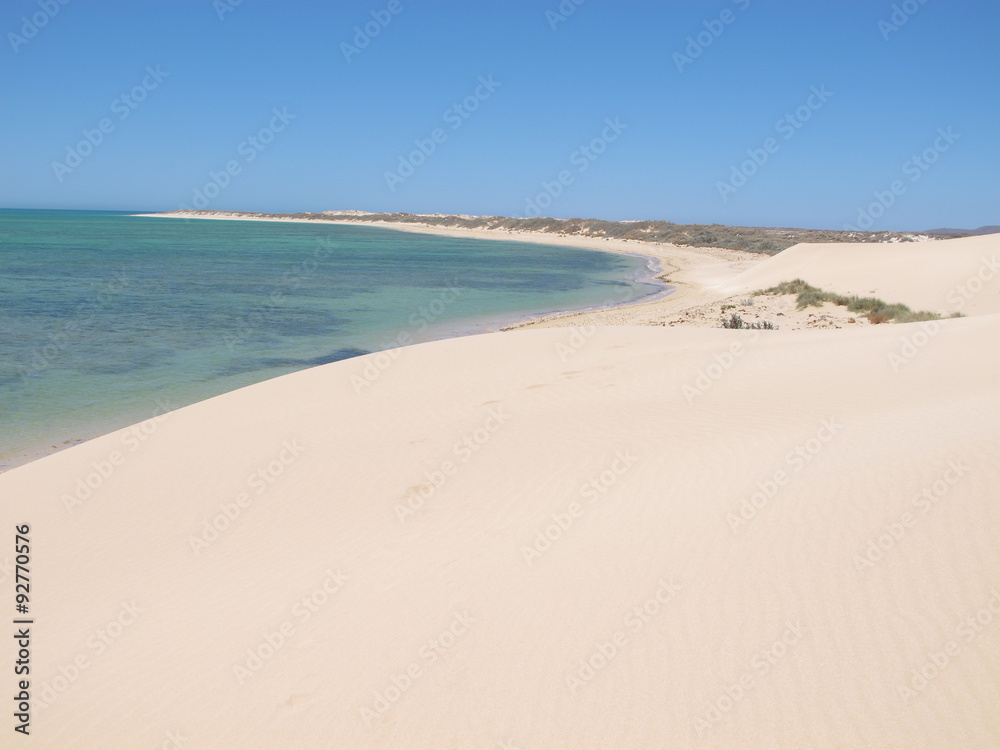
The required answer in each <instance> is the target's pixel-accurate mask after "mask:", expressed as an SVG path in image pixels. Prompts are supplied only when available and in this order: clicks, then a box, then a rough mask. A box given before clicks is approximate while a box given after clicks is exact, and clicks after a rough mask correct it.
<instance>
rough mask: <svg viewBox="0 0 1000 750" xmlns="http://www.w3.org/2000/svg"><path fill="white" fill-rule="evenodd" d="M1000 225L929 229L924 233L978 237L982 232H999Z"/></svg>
mask: <svg viewBox="0 0 1000 750" xmlns="http://www.w3.org/2000/svg"><path fill="white" fill-rule="evenodd" d="M998 233H1000V227H998V226H991V227H979V229H928V230H927V231H926V232H924V234H946V235H950V236H952V237H978V236H979V235H981V234H998Z"/></svg>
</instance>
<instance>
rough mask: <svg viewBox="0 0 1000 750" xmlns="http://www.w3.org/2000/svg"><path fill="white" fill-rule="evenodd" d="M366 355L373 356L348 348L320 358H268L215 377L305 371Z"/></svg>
mask: <svg viewBox="0 0 1000 750" xmlns="http://www.w3.org/2000/svg"><path fill="white" fill-rule="evenodd" d="M365 354H371V352H369V351H368V350H366V349H357V348H355V347H346V348H344V349H337V350H335V351H332V352H330V353H329V354H323V355H320V356H319V357H309V358H306V359H300V358H296V357H267V358H264V359H258V360H252V361H246V362H242V363H240V364H235V365H231V366H229V367H227V368H225V369H224V370H219V371H217V372H216V373H215V377H218V378H224V377H228V376H230V375H242V374H243V373H245V372H257V371H260V370H273V369H277V368H294V369H297V370H304V369H306V368H307V367H319V366H320V365H328V364H330V363H331V362H340V361H341V360H343V359H351V358H353V357H361V356H364V355H365Z"/></svg>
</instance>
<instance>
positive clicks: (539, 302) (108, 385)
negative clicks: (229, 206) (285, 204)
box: [0, 210, 663, 469]
mask: <svg viewBox="0 0 1000 750" xmlns="http://www.w3.org/2000/svg"><path fill="white" fill-rule="evenodd" d="M662 288H663V287H662V285H660V284H657V283H654V282H653V281H652V278H651V269H650V268H649V264H648V261H647V260H646V259H644V258H640V257H637V256H629V255H622V254H612V253H605V252H597V251H591V250H584V249H575V248H567V247H552V246H546V245H543V244H534V243H526V242H507V241H491V240H478V239H465V238H452V237H443V236H435V235H426V234H415V233H408V232H401V231H393V230H389V229H382V228H377V227H365V226H357V227H355V226H342V225H329V224H328V225H323V224H303V223H268V222H251V221H206V220H182V219H161V218H144V217H136V216H131V215H129V214H127V213H121V212H88V211H22V210H0V469H4V468H10V467H11V466H15V465H18V464H20V463H24V462H26V461H28V460H30V459H31V458H34V457H37V456H39V455H43V454H45V453H49V452H52V451H54V450H56V449H59V448H61V447H64V446H66V445H71V444H73V443H76V442H80V441H81V440H84V439H89V438H92V437H96V436H97V435H101V434H104V433H106V432H109V431H111V430H113V429H117V428H120V427H124V426H127V425H129V424H133V423H136V422H139V421H142V420H145V419H148V418H151V417H152V416H155V415H156V414H159V413H162V411H164V410H165V409H172V408H179V407H181V406H185V405H187V404H191V403H194V402H196V401H201V400H203V399H206V398H210V397H212V396H216V395H219V394H221V393H225V392H227V391H231V390H233V389H236V388H240V387H243V386H247V385H251V384H253V383H257V382H260V381H262V380H266V379H268V378H273V377H277V376H280V375H284V374H287V373H290V372H294V371H296V370H301V369H304V368H307V367H313V366H316V365H321V364H326V363H328V362H334V361H337V360H340V359H345V358H348V357H352V356H357V355H360V354H365V353H368V352H373V351H379V350H383V349H389V348H394V347H395V346H398V345H399V344H400V343H405V342H421V341H429V340H434V339H440V338H445V337H448V336H456V335H464V334H471V333H478V332H485V331H489V330H496V329H497V328H499V327H501V326H503V325H506V324H510V323H513V322H517V321H519V320H523V319H525V318H528V317H533V316H536V315H540V314H544V313H550V312H556V311H569V310H581V309H590V308H594V307H601V306H606V305H608V304H613V303H621V302H627V301H631V300H635V299H638V298H641V297H643V296H646V295H651V294H656V293H659V292H661V291H662Z"/></svg>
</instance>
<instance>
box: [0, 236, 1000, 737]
mask: <svg viewBox="0 0 1000 750" xmlns="http://www.w3.org/2000/svg"><path fill="white" fill-rule="evenodd" d="M390 228H392V229H401V227H399V226H398V225H393V226H392V227H390ZM408 229H409V231H424V230H422V229H420V228H419V227H411V228H408ZM456 231H457V230H456ZM490 236H491V237H492V236H493V235H490ZM511 239H519V240H525V239H530V241H538V242H544V244H567V245H579V246H589V247H593V246H594V242H593V240H592V239H591V240H586V241H581V240H580V239H579V238H571V237H565V238H560V237H553V236H545V237H544V239H543V238H540V237H532V238H526V237H521V236H518V237H512V238H511ZM581 243H582V244H581ZM599 246H600V247H601V249H608V250H615V251H621V252H638V253H642V254H646V255H649V256H650V257H654V258H657V260H658V261H659V262H662V263H663V270H664V273H665V274H666V276H667V278H668V279H669V283H670V284H672V285H675V286H676V287H677V291H676V292H675V293H674V294H672V295H670V296H669V297H666V298H663V299H660V300H658V301H656V302H653V303H647V304H645V305H643V304H640V305H633V306H630V307H625V308H615V309H610V310H606V311H600V312H596V313H589V314H586V315H582V316H581V315H577V316H569V317H562V318H558V319H555V320H551V319H550V320H545V321H541V322H539V323H537V324H533V325H531V326H528V327H525V328H524V329H521V330H515V331H505V332H497V333H490V334H484V335H478V336H471V337H466V338H457V339H448V340H444V341H437V342H432V343H427V344H421V345H417V346H412V347H406V348H403V349H398V350H394V351H391V352H380V353H376V354H371V355H367V356H363V357H359V358H355V359H350V360H346V361H343V362H337V363H333V364H330V365H325V366H321V367H316V368H312V369H309V370H305V371H301V372H298V373H295V374H292V375H288V376H285V377H281V378H277V379H274V380H270V381H267V382H264V383H260V384H258V385H254V386H251V387H248V388H244V389H241V390H238V391H234V392H231V393H228V394H225V395H223V396H219V397H217V398H213V399H210V400H208V401H205V402H202V403H199V404H195V405H193V406H190V407H187V408H183V409H180V410H178V411H175V412H170V413H168V414H165V415H163V416H161V417H159V418H157V419H155V420H150V421H149V422H146V423H142V424H140V425H135V426H133V427H130V428H127V429H125V430H121V431H118V432H115V433H111V434H109V435H106V436H104V437H101V438H98V439H96V440H92V441H89V442H87V443H85V444H83V445H80V446H76V447H73V448H71V449H68V450H66V451H64V452H62V453H59V454H56V455H53V456H49V457H47V458H44V459H42V460H39V461H35V462H32V463H30V464H28V465H26V466H23V467H19V468H17V469H14V470H12V471H9V472H7V473H5V474H3V475H2V476H0V494H2V496H3V497H4V498H5V502H6V504H7V507H8V513H7V514H6V516H5V517H7V518H8V519H9V520H10V521H11V523H12V524H17V525H22V524H23V525H26V526H30V530H28V531H26V535H27V536H29V537H31V538H32V539H34V540H35V541H34V542H33V544H34V552H33V555H34V557H33V563H32V565H33V568H32V570H33V573H32V575H33V580H35V581H37V586H38V594H37V605H36V609H37V622H36V623H35V624H33V625H32V628H33V629H32V633H33V637H37V643H38V644H39V646H38V649H37V652H36V654H35V656H34V657H33V658H34V661H33V686H34V687H33V698H32V700H33V701H34V706H33V709H34V710H35V711H36V712H37V713H36V721H37V724H38V726H39V727H43V728H44V729H42V730H41V731H39V732H38V736H36V737H34V745H35V746H36V747H39V748H53V749H55V748H58V749H59V750H68V749H72V748H90V747H98V746H99V747H103V748H122V749H123V750H124V749H126V748H128V749H129V750H132V749H134V748H136V747H147V746H148V747H157V746H161V745H162V744H163V743H164V741H165V740H166V739H167V738H168V737H177V736H180V737H184V738H190V739H189V740H187V741H186V743H185V744H183V746H184V747H186V748H191V749H194V748H229V747H232V748H241V750H255V749H257V748H260V749H261V750H263V749H265V748H276V747H296V748H305V747H337V748H428V749H429V748H439V749H443V748H463V749H464V748H482V749H483V750H487V749H497V748H521V749H523V750H532V749H538V750H556V749H557V748H573V749H581V750H582V749H593V750H607V748H630V749H633V748H634V749H640V748H650V749H652V748H665V747H669V748H734V747H760V748H765V747H768V748H804V747H809V748H829V749H830V750H834V749H836V750H843V749H844V748H858V749H859V750H860V749H861V748H875V747H877V748H906V749H913V748H927V749H933V750H951V749H952V748H956V747H962V748H979V749H982V750H990V749H993V748H996V747H997V746H998V745H1000V714H998V712H997V711H996V707H997V705H998V702H1000V545H998V544H997V539H998V538H1000V506H998V504H997V502H996V487H997V485H998V484H1000V431H998V429H997V416H998V414H1000V350H998V349H997V346H996V342H997V341H998V340H1000V272H998V269H997V259H998V257H1000V236H996V235H994V236H985V237H977V238H969V239H961V240H948V241H939V242H932V243H914V244H907V245H852V246H840V245H835V246H821V245H802V246H797V247H794V248H791V249H789V250H786V251H784V252H782V253H780V254H778V255H777V256H774V257H770V258H769V257H766V256H758V255H751V254H749V253H736V252H734V251H729V250H719V251H714V250H701V249H691V248H676V247H672V246H660V247H657V248H653V247H646V246H643V247H641V248H640V247H637V246H636V243H631V242H630V243H614V242H607V243H601V244H600V245H599ZM793 278H802V279H805V280H806V281H808V282H809V283H811V284H814V285H816V286H819V287H821V288H823V289H825V290H829V291H832V292H837V293H841V294H865V295H868V294H872V295H875V296H879V297H882V298H883V299H885V300H886V301H887V302H899V303H905V304H907V305H910V306H911V307H913V308H914V309H927V310H931V311H935V312H939V313H940V314H942V315H950V314H953V313H962V314H963V315H964V316H965V317H961V318H955V319H942V320H933V321H926V322H922V323H908V324H892V323H888V324H882V325H872V324H870V323H867V322H866V321H864V320H860V319H859V318H857V317H856V316H849V315H848V314H846V313H845V312H844V310H843V308H837V307H836V306H833V305H829V306H827V307H824V308H811V309H807V310H805V311H798V310H795V309H794V308H795V304H794V298H792V297H790V296H785V297H767V296H756V297H755V298H754V301H753V303H752V304H747V305H744V306H743V308H744V309H745V310H744V311H745V313H746V315H747V316H749V317H750V318H754V316H757V317H760V318H761V319H765V318H771V317H773V318H775V319H776V320H778V321H779V329H778V330H775V331H745V330H722V329H721V328H719V321H720V318H721V316H722V315H723V314H724V312H723V311H722V306H723V305H725V304H727V303H726V300H736V303H737V304H738V303H740V301H741V300H743V299H749V298H751V297H753V292H754V291H756V290H758V289H761V288H766V287H769V286H772V285H775V284H778V283H780V282H782V281H788V280H791V279H793ZM730 304H732V303H730ZM828 308H829V309H828ZM731 311H732V310H727V311H726V312H731ZM779 312H780V313H784V315H782V316H780V317H778V313H779ZM810 315H813V316H822V315H826V316H828V317H827V318H809V316H810ZM849 317H854V318H855V322H853V323H851V322H848V318H849ZM825 328H829V329H836V328H839V330H822V329H825ZM798 329H809V330H798ZM11 534H12V535H13V531H11ZM3 556H4V555H3V553H0V559H2V558H3ZM5 571H6V568H5ZM6 574H7V577H8V578H9V577H10V575H12V574H11V573H10V572H7V573H6ZM33 643H34V641H33ZM0 659H2V661H0V669H2V670H4V671H6V672H7V673H8V674H9V673H10V670H12V669H13V666H14V665H13V663H12V662H13V659H12V658H11V651H10V650H5V651H4V652H3V654H2V656H0Z"/></svg>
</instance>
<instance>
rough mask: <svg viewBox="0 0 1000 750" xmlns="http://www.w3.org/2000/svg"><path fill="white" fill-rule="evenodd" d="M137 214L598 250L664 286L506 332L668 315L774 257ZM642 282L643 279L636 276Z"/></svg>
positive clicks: (536, 235) (507, 233)
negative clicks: (641, 264)
mask: <svg viewBox="0 0 1000 750" xmlns="http://www.w3.org/2000/svg"><path fill="white" fill-rule="evenodd" d="M133 216H136V217H141V218H154V219H184V220H189V219H195V220H203V221H259V222H270V223H289V224H335V225H339V226H353V227H358V226H369V227H378V228H381V229H389V230H396V231H400V232H410V233H416V234H432V235H438V236H443V237H464V238H469V239H481V240H501V241H507V242H528V243H532V244H538V245H548V246H559V247H573V248H577V249H582V250H592V251H596V252H610V253H615V254H620V255H630V256H633V257H638V258H643V259H645V260H646V261H648V263H649V264H650V269H649V270H650V276H649V280H648V282H646V283H650V284H656V285H660V286H661V287H662V288H661V289H660V290H658V291H655V292H652V293H651V294H649V295H644V296H642V297H640V298H638V299H635V300H630V301H627V302H609V303H608V304H606V305H601V306H599V307H596V308H590V309H584V310H562V311H556V312H551V313H545V314H542V315H538V316H535V317H530V318H529V319H528V320H524V321H520V322H515V323H513V324H511V325H507V326H503V327H501V328H500V330H503V331H508V330H515V329H522V328H534V327H539V328H542V327H551V326H573V325H643V324H647V325H648V323H644V321H645V320H648V319H649V318H650V317H656V316H671V315H676V314H678V313H681V312H682V311H683V310H685V309H687V308H689V307H696V306H698V305H701V304H705V303H709V302H713V301H717V300H718V299H719V298H718V295H716V294H713V293H712V292H711V286H712V285H713V284H718V283H722V282H725V281H729V280H731V279H732V278H734V277H735V276H737V275H738V274H739V273H742V272H743V271H745V270H747V269H749V268H751V267H753V266H755V265H757V264H759V263H763V262H765V261H767V260H768V259H769V258H771V257H773V256H767V255H761V254H760V253H751V252H747V251H745V250H730V249H727V248H694V247H685V246H681V245H671V244H665V243H658V242H644V241H641V240H627V239H624V240H623V239H611V238H605V239H604V240H603V241H601V240H599V239H597V238H595V237H579V236H572V235H565V234H552V233H549V232H527V231H521V230H511V229H463V228H458V227H440V226H435V225H429V224H422V223H417V222H414V223H405V222H386V221H345V220H342V219H295V218H272V217H260V216H245V215H240V214H239V213H238V212H220V213H219V214H217V215H209V216H206V215H203V214H196V213H186V212H180V211H178V212H171V213H154V214H133ZM634 281H640V283H643V282H642V280H634Z"/></svg>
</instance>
